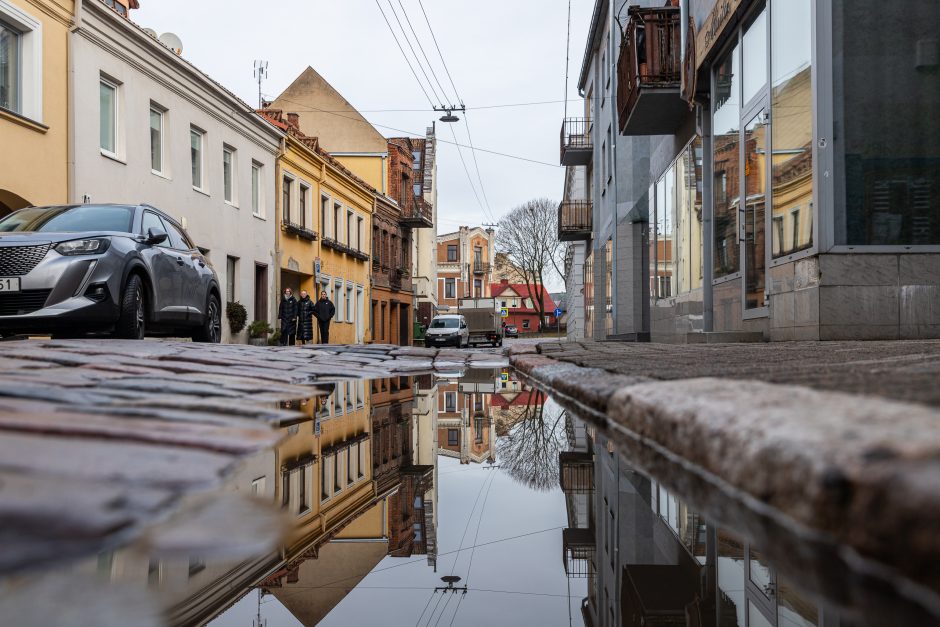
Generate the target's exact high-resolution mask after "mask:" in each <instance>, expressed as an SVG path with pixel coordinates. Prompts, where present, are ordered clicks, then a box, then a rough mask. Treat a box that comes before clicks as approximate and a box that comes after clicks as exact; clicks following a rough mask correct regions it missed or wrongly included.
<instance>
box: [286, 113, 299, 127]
mask: <svg viewBox="0 0 940 627" xmlns="http://www.w3.org/2000/svg"><path fill="white" fill-rule="evenodd" d="M287 124H288V125H289V126H293V127H294V128H295V129H297V130H298V131H299V130H300V114H297V113H288V114H287Z"/></svg>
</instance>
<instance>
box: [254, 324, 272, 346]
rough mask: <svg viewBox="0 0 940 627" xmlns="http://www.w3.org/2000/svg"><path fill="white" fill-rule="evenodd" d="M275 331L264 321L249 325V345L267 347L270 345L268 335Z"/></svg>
mask: <svg viewBox="0 0 940 627" xmlns="http://www.w3.org/2000/svg"><path fill="white" fill-rule="evenodd" d="M273 331H274V329H272V328H271V325H270V324H268V323H267V322H265V321H264V320H255V321H254V322H252V323H251V324H249V325H248V343H249V344H252V345H254V346H265V345H266V344H267V343H268V334H269V333H271V332H273Z"/></svg>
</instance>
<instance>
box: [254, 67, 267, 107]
mask: <svg viewBox="0 0 940 627" xmlns="http://www.w3.org/2000/svg"><path fill="white" fill-rule="evenodd" d="M254 77H255V78H256V79H258V108H259V109H264V99H262V98H261V82H262V81H264V80H265V79H266V78H267V77H268V62H267V61H261V60H260V59H257V60H255V72H254Z"/></svg>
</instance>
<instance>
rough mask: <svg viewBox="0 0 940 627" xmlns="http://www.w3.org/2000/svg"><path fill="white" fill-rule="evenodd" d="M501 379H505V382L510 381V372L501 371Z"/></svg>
mask: <svg viewBox="0 0 940 627" xmlns="http://www.w3.org/2000/svg"><path fill="white" fill-rule="evenodd" d="M499 379H500V381H503V382H506V381H509V373H508V372H501V373H500V375H499Z"/></svg>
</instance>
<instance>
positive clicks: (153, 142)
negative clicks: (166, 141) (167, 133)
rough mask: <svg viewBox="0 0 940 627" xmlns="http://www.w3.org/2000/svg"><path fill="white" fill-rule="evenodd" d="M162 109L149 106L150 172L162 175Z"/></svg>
mask: <svg viewBox="0 0 940 627" xmlns="http://www.w3.org/2000/svg"><path fill="white" fill-rule="evenodd" d="M163 115H164V112H163V109H160V108H159V107H157V106H155V105H150V171H151V172H153V173H155V174H163Z"/></svg>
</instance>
